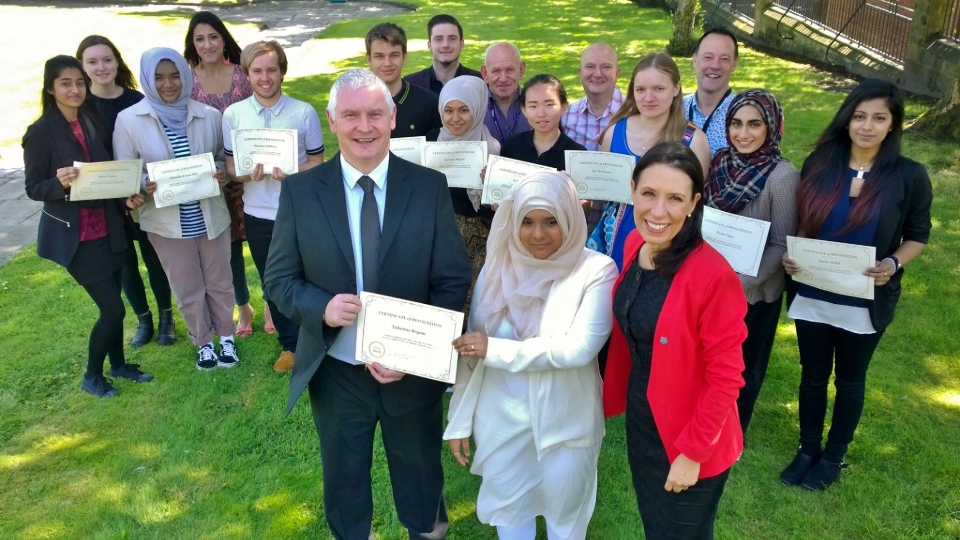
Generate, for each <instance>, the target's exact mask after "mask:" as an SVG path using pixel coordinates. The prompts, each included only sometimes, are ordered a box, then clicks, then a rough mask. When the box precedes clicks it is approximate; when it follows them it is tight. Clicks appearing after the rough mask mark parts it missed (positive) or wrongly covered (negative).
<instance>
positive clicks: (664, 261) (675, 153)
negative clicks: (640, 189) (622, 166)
mask: <svg viewBox="0 0 960 540" xmlns="http://www.w3.org/2000/svg"><path fill="white" fill-rule="evenodd" d="M657 164H661V165H666V166H668V167H672V168H674V169H676V170H678V171H680V172H682V173H684V174H686V175H687V176H688V177H689V178H690V183H691V186H690V194H691V196H696V195H697V194H700V193H703V167H702V166H701V165H700V159H699V158H697V155H696V154H694V153H693V150H691V149H690V148H688V147H687V146H686V145H684V144H681V143H678V142H662V143H659V144H657V145H656V146H654V147H653V148H651V149H650V150H647V153H645V154H644V155H643V157H642V158H640V161H639V162H638V163H637V166H636V167H635V168H634V169H633V182H634V189H636V187H637V186H639V184H640V175H641V173H643V171H644V170H646V169H647V168H648V167H650V166H652V165H657ZM702 221H703V197H700V198H699V199H698V200H697V203H696V205H695V206H694V207H693V213H692V214H691V215H690V217H688V218H687V220H686V221H684V223H683V226H682V227H681V228H680V231H679V232H678V233H677V235H676V236H674V237H673V240H672V241H671V242H670V247H669V248H667V249H665V250H663V251H660V252H658V253H657V254H656V256H655V257H653V258H652V259H651V260H652V262H653V266H654V268H656V269H657V273H659V274H660V276H661V277H663V278H664V279H673V276H675V275H677V272H679V271H680V266H682V265H683V261H685V260H686V258H687V255H689V254H690V252H691V251H693V250H694V249H695V248H696V247H697V246H699V245H700V243H701V242H703V235H702V234H701V233H700V224H701V222H702Z"/></svg>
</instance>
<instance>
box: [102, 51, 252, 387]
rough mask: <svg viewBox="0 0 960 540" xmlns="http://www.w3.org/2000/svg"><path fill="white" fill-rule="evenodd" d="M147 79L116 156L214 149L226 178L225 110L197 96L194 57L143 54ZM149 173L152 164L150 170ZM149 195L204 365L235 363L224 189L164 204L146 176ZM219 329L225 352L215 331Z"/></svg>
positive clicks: (144, 214)
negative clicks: (189, 59)
mask: <svg viewBox="0 0 960 540" xmlns="http://www.w3.org/2000/svg"><path fill="white" fill-rule="evenodd" d="M140 86H141V88H143V93H144V94H146V97H145V98H144V99H143V100H142V101H141V102H140V103H137V104H136V105H133V106H132V107H128V108H127V109H125V110H123V111H122V112H121V113H120V115H119V116H118V117H117V124H116V128H115V130H114V133H113V148H114V154H115V157H116V158H117V159H121V160H127V159H142V160H143V162H144V165H146V164H147V163H152V162H155V161H165V160H169V159H174V158H183V157H188V156H201V155H203V154H207V153H211V154H213V160H214V164H215V166H216V169H217V170H216V172H215V173H214V175H213V176H214V178H215V179H216V180H217V181H218V182H220V184H221V185H223V184H224V183H225V182H226V178H225V177H224V174H223V164H224V154H223V136H222V133H221V118H222V116H221V114H220V111H218V110H216V109H214V108H212V107H208V106H206V105H204V104H202V103H200V102H197V101H194V100H192V99H190V90H191V88H192V86H193V76H192V75H191V73H190V67H189V66H188V65H187V61H186V60H185V59H184V58H183V56H181V55H180V53H178V52H177V51H175V50H173V49H168V48H165V47H157V48H153V49H149V50H147V51H146V52H145V53H143V57H142V58H141V59H140ZM144 172H146V167H145V171H144ZM143 188H144V190H145V191H146V193H147V195H148V197H147V199H146V202H145V203H144V204H143V206H142V207H141V208H140V228H141V229H142V230H144V231H146V233H147V236H148V237H149V238H150V243H151V244H153V247H154V249H155V250H156V252H157V256H158V257H159V258H160V264H161V265H162V266H163V271H164V272H166V274H167V278H168V279H169V281H170V288H171V289H173V294H174V296H175V297H176V299H177V307H178V308H179V309H180V313H182V314H183V320H184V322H185V323H186V325H187V333H188V335H189V337H190V340H191V341H192V342H193V344H194V345H196V346H197V349H198V350H197V369H201V370H207V369H213V368H215V367H217V366H221V367H233V366H235V365H236V364H237V363H238V362H239V361H240V359H239V358H238V357H237V350H236V347H235V346H234V341H233V278H232V275H231V273H230V214H229V212H228V211H227V203H226V201H225V200H224V198H223V193H222V191H218V192H217V193H216V195H214V196H212V197H207V198H203V199H200V200H196V201H190V202H184V203H181V204H173V205H169V206H158V205H157V204H156V200H157V198H158V197H166V196H172V193H171V192H169V191H164V192H161V193H157V194H156V195H155V196H154V193H155V192H156V191H157V183H156V182H154V181H153V179H151V178H149V177H148V176H147V174H144V175H143ZM215 334H216V335H219V336H220V353H219V355H218V354H217V352H216V350H215V349H214V343H213V337H214V335H215Z"/></svg>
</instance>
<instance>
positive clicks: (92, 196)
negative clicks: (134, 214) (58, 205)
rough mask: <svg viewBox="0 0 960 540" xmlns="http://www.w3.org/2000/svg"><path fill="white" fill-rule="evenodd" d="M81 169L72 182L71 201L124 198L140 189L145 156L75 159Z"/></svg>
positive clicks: (75, 165)
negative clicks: (119, 158) (110, 159)
mask: <svg viewBox="0 0 960 540" xmlns="http://www.w3.org/2000/svg"><path fill="white" fill-rule="evenodd" d="M73 166H74V167H76V168H77V169H80V173H79V175H78V176H77V179H76V180H74V181H73V182H72V183H71V184H70V200H71V201H94V200H100V199H123V198H126V197H129V196H131V195H134V194H136V193H140V179H141V178H142V176H143V160H140V159H131V160H127V161H99V162H96V163H80V162H78V161H77V162H74V163H73Z"/></svg>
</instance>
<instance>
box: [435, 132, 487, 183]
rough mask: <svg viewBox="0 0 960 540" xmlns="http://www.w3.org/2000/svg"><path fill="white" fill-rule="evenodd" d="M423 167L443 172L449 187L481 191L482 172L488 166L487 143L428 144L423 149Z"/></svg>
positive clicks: (455, 142) (452, 142) (449, 142)
mask: <svg viewBox="0 0 960 540" xmlns="http://www.w3.org/2000/svg"><path fill="white" fill-rule="evenodd" d="M423 157H424V161H423V165H424V166H425V167H429V168H431V169H433V170H435V171H439V172H442V173H443V174H444V175H446V177H447V186H449V187H455V188H468V189H480V188H482V187H483V181H482V180H481V179H480V171H482V170H483V167H484V166H485V165H486V164H487V141H447V142H428V143H427V144H426V145H424V147H423Z"/></svg>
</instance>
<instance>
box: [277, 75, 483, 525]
mask: <svg viewBox="0 0 960 540" xmlns="http://www.w3.org/2000/svg"><path fill="white" fill-rule="evenodd" d="M395 114H396V111H395V107H394V104H393V101H392V99H391V96H390V90H389V88H387V86H386V85H385V84H384V83H383V82H382V81H381V80H380V79H378V78H377V76H376V75H374V74H373V73H372V72H370V71H367V70H362V69H355V70H350V71H348V72H346V73H344V74H343V75H341V76H340V78H339V79H337V81H336V82H335V83H334V85H333V87H332V88H331V90H330V103H329V104H328V106H327V121H328V124H329V126H330V130H331V131H332V132H333V133H335V134H336V135H337V140H338V141H339V143H340V153H339V154H338V155H337V156H335V157H334V158H333V159H331V160H330V161H328V162H326V163H324V164H323V165H320V166H318V167H315V168H314V169H311V170H309V171H304V172H302V173H297V174H294V175H291V176H289V177H287V178H286V179H285V180H284V181H283V182H282V185H281V190H280V206H279V210H278V212H277V221H276V225H275V229H274V235H273V241H272V243H271V245H270V255H269V258H268V260H267V267H266V271H265V274H264V286H265V288H266V290H267V294H269V296H270V299H271V300H273V301H274V302H275V303H276V305H277V306H278V307H279V308H280V310H281V311H283V312H284V313H285V314H286V315H287V316H288V317H290V319H292V320H293V321H294V322H296V323H297V324H299V325H300V336H299V342H298V348H297V357H296V360H295V363H294V366H293V373H292V376H291V378H290V394H289V399H288V402H287V412H288V413H289V411H290V410H291V409H292V408H293V405H294V403H296V401H297V399H298V398H299V396H300V394H301V393H302V392H303V391H304V390H308V391H309V394H310V405H311V407H312V409H313V419H314V423H315V424H316V428H317V433H318V434H319V436H320V455H321V458H322V461H323V488H324V497H323V504H324V511H325V513H326V518H327V523H328V524H329V526H330V529H331V531H332V532H333V536H334V537H335V538H337V539H338V540H361V539H363V540H365V539H367V538H373V535H372V533H371V521H372V519H373V501H372V488H371V479H370V467H371V465H372V462H373V440H374V432H375V430H376V426H377V423H379V424H380V429H381V433H382V437H383V443H384V449H385V450H386V455H387V464H388V465H389V468H390V480H391V483H392V485H393V496H394V501H395V503H396V506H397V515H398V516H399V518H400V522H401V523H403V525H404V526H405V527H406V528H407V530H408V532H409V535H410V538H430V539H434V538H444V537H445V534H446V530H447V527H448V525H449V523H448V521H447V513H446V505H445V502H444V499H443V469H442V467H441V465H440V450H441V447H442V442H441V438H442V410H443V407H442V404H441V399H440V398H441V396H442V395H443V392H444V389H445V387H446V385H445V384H442V383H439V382H436V381H432V380H429V379H424V378H420V377H416V376H413V375H404V374H403V373H400V372H397V371H393V370H390V369H387V368H385V367H383V366H380V365H377V364H372V365H369V366H366V367H365V366H364V365H363V364H361V363H360V362H358V361H357V360H356V356H357V355H356V351H355V343H356V327H355V326H354V322H355V320H356V317H357V314H358V313H359V311H360V307H361V305H360V298H359V297H358V296H357V295H358V294H359V292H360V291H361V290H366V291H370V292H376V293H379V294H384V295H388V296H393V297H397V298H403V299H406V300H412V301H415V302H421V303H426V304H431V305H434V306H438V307H443V308H448V309H453V310H460V309H462V308H463V305H464V303H465V302H466V297H467V288H468V287H469V285H470V261H469V259H468V257H467V251H466V247H465V246H464V242H463V238H462V237H461V236H460V232H459V229H458V227H457V224H456V220H455V218H454V213H453V206H452V204H451V202H450V195H449V191H448V189H447V184H446V179H445V178H444V176H443V175H442V174H440V173H438V172H436V171H433V170H430V169H426V168H423V167H419V166H417V165H414V164H412V163H409V162H407V161H404V160H402V159H400V158H397V157H396V156H394V155H392V154H390V152H389V138H390V130H391V129H392V128H393V125H394V122H395ZM374 212H375V213H374ZM378 219H379V223H377V220H378ZM378 224H379V229H380V230H377V225H378ZM371 229H372V230H371Z"/></svg>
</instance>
